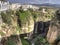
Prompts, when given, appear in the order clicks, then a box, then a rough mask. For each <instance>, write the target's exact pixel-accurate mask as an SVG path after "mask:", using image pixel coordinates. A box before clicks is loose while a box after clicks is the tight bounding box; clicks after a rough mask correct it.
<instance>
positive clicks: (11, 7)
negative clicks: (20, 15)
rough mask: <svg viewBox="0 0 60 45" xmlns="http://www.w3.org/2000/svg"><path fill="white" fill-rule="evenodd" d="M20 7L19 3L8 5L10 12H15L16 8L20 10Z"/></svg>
mask: <svg viewBox="0 0 60 45" xmlns="http://www.w3.org/2000/svg"><path fill="white" fill-rule="evenodd" d="M20 7H21V5H20V4H19V3H12V4H11V5H10V9H11V10H17V9H18V8H20Z"/></svg>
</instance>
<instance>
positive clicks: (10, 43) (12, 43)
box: [5, 39, 16, 45]
mask: <svg viewBox="0 0 60 45" xmlns="http://www.w3.org/2000/svg"><path fill="white" fill-rule="evenodd" d="M5 45H16V42H15V41H14V40H13V39H9V40H7V41H5Z"/></svg>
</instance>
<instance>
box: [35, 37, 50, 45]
mask: <svg viewBox="0 0 60 45" xmlns="http://www.w3.org/2000/svg"><path fill="white" fill-rule="evenodd" d="M35 45H49V43H48V42H47V40H46V39H45V38H44V37H40V38H39V39H38V40H37V41H36V42H35Z"/></svg>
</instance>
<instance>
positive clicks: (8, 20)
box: [1, 12, 11, 25]
mask: <svg viewBox="0 0 60 45" xmlns="http://www.w3.org/2000/svg"><path fill="white" fill-rule="evenodd" d="M1 16H2V19H3V21H4V22H5V23H7V24H9V25H10V24H11V15H9V13H3V12H2V13H1Z"/></svg>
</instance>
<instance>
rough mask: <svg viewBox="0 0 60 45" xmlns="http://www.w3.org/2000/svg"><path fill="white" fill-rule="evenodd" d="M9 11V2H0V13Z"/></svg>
mask: <svg viewBox="0 0 60 45" xmlns="http://www.w3.org/2000/svg"><path fill="white" fill-rule="evenodd" d="M8 9H9V2H3V1H0V11H6V10H8Z"/></svg>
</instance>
